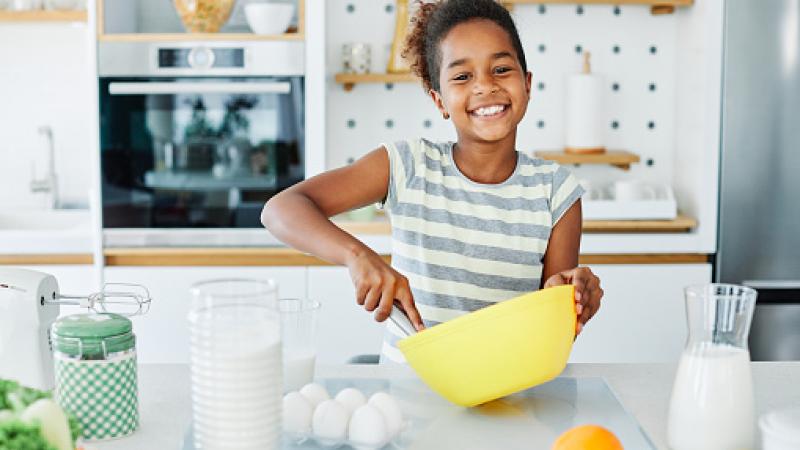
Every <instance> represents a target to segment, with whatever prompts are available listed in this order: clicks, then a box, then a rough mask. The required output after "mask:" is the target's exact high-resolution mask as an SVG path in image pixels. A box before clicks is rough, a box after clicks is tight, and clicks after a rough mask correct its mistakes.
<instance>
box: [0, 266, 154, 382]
mask: <svg viewBox="0 0 800 450" xmlns="http://www.w3.org/2000/svg"><path fill="white" fill-rule="evenodd" d="M150 302H151V299H150V293H149V292H148V290H147V288H145V287H144V286H141V285H138V284H127V283H107V284H105V285H103V289H102V290H101V291H100V292H95V293H93V294H89V295H84V296H76V295H63V294H61V293H60V292H59V289H58V281H56V279H55V277H54V276H52V275H50V274H47V273H43V272H37V271H35V270H27V269H16V268H0V378H8V379H12V380H16V381H19V382H20V383H22V384H24V385H26V386H31V387H35V388H38V389H43V390H49V389H52V388H53V385H54V379H53V376H54V375H53V355H52V353H51V345H50V334H49V328H50V325H51V324H52V323H53V322H54V321H55V320H56V319H57V318H58V316H59V313H60V309H61V308H60V305H77V306H80V307H83V308H87V309H90V310H93V311H95V312H114V313H118V314H123V315H128V316H132V315H140V314H145V313H146V312H147V311H148V310H149V309H150Z"/></svg>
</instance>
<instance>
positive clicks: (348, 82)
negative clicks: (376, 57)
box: [335, 73, 419, 91]
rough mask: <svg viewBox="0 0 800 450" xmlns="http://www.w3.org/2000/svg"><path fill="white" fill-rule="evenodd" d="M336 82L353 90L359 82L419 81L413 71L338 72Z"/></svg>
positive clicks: (346, 89) (348, 89) (347, 89)
mask: <svg viewBox="0 0 800 450" xmlns="http://www.w3.org/2000/svg"><path fill="white" fill-rule="evenodd" d="M335 79H336V82H337V83H339V84H341V85H342V86H343V87H344V90H345V91H351V90H353V87H355V85H356V84H359V83H414V82H417V81H419V78H417V77H416V76H415V75H414V74H412V73H337V74H336V77H335Z"/></svg>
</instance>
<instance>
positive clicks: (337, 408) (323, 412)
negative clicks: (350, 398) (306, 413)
mask: <svg viewBox="0 0 800 450" xmlns="http://www.w3.org/2000/svg"><path fill="white" fill-rule="evenodd" d="M349 421H350V411H349V410H348V409H347V407H346V406H344V405H343V404H341V403H339V402H337V401H336V400H325V401H324V402H322V403H320V404H319V406H317V408H316V409H315V410H314V417H313V419H312V421H311V429H312V431H313V432H314V437H315V438H316V439H317V440H319V441H320V442H321V443H323V444H325V445H335V444H338V443H340V442H341V441H343V440H344V439H345V438H346V437H347V423H348V422H349Z"/></svg>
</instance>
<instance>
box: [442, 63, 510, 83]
mask: <svg viewBox="0 0 800 450" xmlns="http://www.w3.org/2000/svg"><path fill="white" fill-rule="evenodd" d="M511 70H512V69H511V67H507V66H499V67H495V68H494V69H493V70H492V72H493V73H494V74H495V75H502V74H504V73H508V72H511ZM470 78H472V74H470V73H459V74H458V75H456V76H454V77H453V78H451V80H452V81H467V80H469V79H470Z"/></svg>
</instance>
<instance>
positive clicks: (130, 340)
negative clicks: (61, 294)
mask: <svg viewBox="0 0 800 450" xmlns="http://www.w3.org/2000/svg"><path fill="white" fill-rule="evenodd" d="M132 330H133V324H132V323H131V321H130V319H128V318H127V317H124V316H120V315H119V314H112V313H99V314H74V315H70V316H65V317H62V318H60V319H58V320H56V322H55V323H53V326H52V328H51V329H50V334H51V339H52V342H53V349H54V350H56V351H58V352H61V353H64V354H67V355H69V356H75V357H81V358H83V359H103V358H105V357H106V356H107V355H109V354H111V353H117V352H122V351H126V350H130V349H132V348H134V347H135V345H136V338H135V337H134V335H133V331H132Z"/></svg>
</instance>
